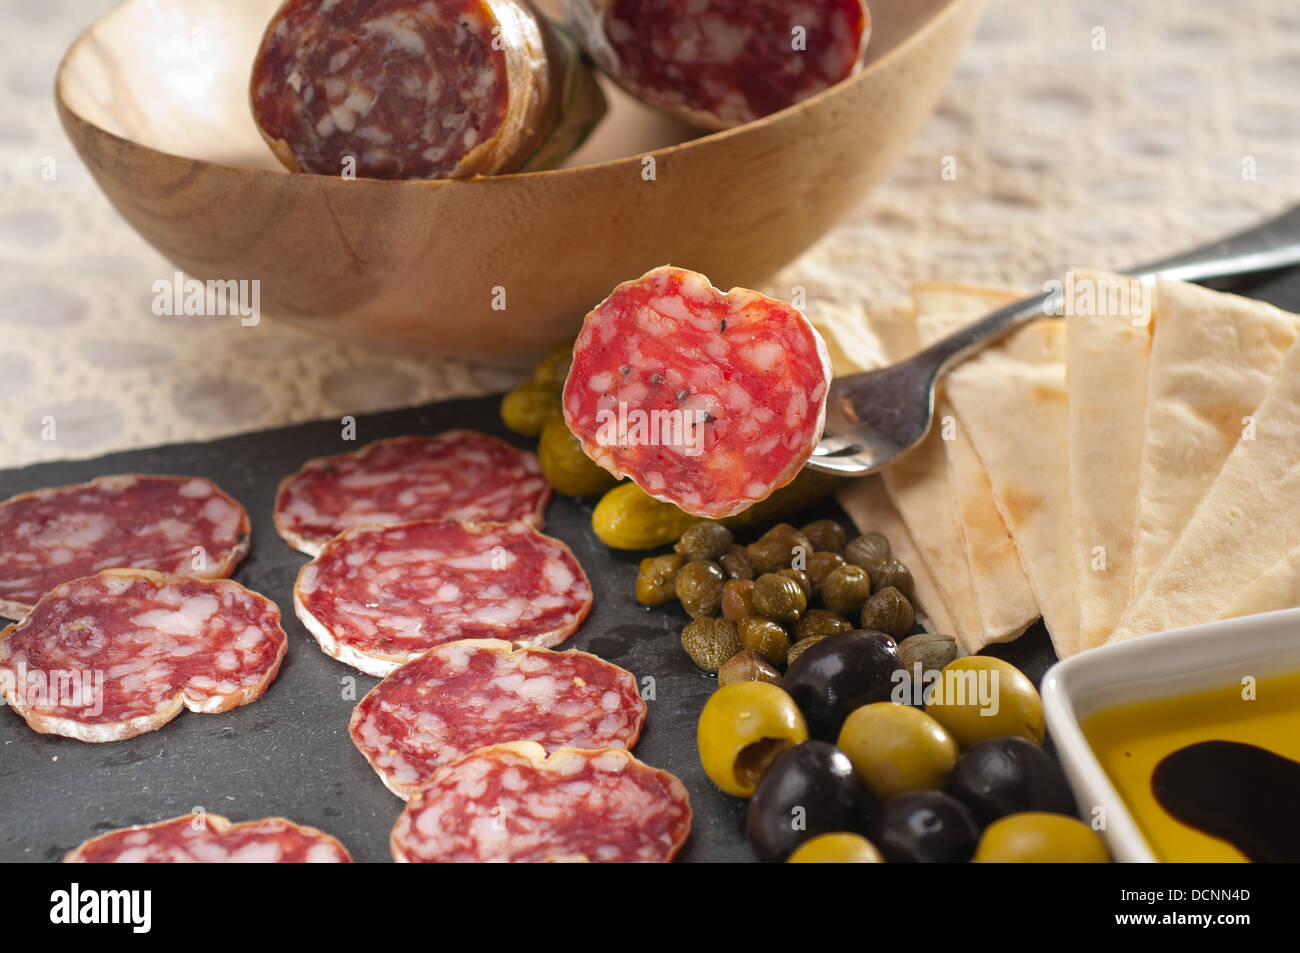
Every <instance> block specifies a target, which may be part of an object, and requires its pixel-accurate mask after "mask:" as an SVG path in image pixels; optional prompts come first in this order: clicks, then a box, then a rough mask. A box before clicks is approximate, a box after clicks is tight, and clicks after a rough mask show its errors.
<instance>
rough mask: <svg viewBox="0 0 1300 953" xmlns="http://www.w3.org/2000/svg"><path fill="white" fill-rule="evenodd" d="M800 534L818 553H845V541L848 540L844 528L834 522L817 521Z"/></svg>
mask: <svg viewBox="0 0 1300 953" xmlns="http://www.w3.org/2000/svg"><path fill="white" fill-rule="evenodd" d="M799 532H801V533H803V535H804V537H805V538H806V539H807V540H808V542H810V543H812V548H813V549H814V550H816V551H818V552H823V553H840V552H843V551H844V541H845V539H846V538H847V537H846V535H845V533H844V527H843V526H841V525H840V524H839V523H837V522H835V521H834V520H816V521H814V522H812V523H809V524H808V525H807V526H805V527H804V528H803V529H801V530H799Z"/></svg>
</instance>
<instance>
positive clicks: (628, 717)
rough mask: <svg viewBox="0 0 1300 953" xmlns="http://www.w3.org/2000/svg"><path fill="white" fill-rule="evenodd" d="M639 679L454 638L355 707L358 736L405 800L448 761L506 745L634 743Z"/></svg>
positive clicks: (573, 659) (598, 664) (574, 658)
mask: <svg viewBox="0 0 1300 953" xmlns="http://www.w3.org/2000/svg"><path fill="white" fill-rule="evenodd" d="M645 716H646V706H645V702H644V701H642V700H641V695H640V693H639V692H638V691H637V682H636V678H635V677H634V676H633V675H632V673H631V672H627V671H624V670H623V669H621V668H619V667H618V666H617V665H612V664H610V663H609V662H606V661H605V660H604V659H600V658H597V657H596V656H594V655H588V654H587V653H586V652H578V651H575V650H570V651H567V652H552V651H551V650H549V649H538V648H522V649H516V648H514V647H513V646H512V645H511V644H510V643H509V642H502V641H501V640H499V639H470V640H466V641H462V642H449V643H448V644H446V645H440V646H438V647H437V648H435V649H432V650H430V651H429V652H426V653H425V654H424V655H421V656H420V657H419V658H417V659H415V660H414V661H411V662H407V663H406V664H405V665H403V666H402V667H401V668H399V669H397V671H395V672H393V674H391V675H389V676H388V677H387V678H385V679H384V680H383V681H382V682H380V683H379V684H378V685H377V686H376V687H375V688H374V689H372V690H371V692H370V694H368V695H367V696H366V697H365V698H363V699H362V700H361V703H360V704H359V705H357V707H356V709H355V710H354V711H353V712H352V721H351V723H350V725H349V728H348V730H349V732H350V733H351V735H352V742H353V744H355V745H356V746H357V749H358V750H359V751H360V752H361V753H362V754H363V755H365V757H366V760H367V761H369V762H370V766H371V767H372V768H374V769H375V771H377V772H378V773H379V777H380V779H381V780H382V781H383V782H384V785H385V786H386V787H387V788H388V790H390V791H392V792H393V793H394V794H396V795H397V796H398V797H400V798H409V797H410V796H411V794H412V792H413V791H415V789H416V788H418V787H419V786H420V785H421V784H424V783H425V782H426V781H428V780H429V778H430V777H432V776H433V772H434V770H435V769H436V768H437V767H438V766H439V765H442V764H446V763H448V762H450V761H454V760H456V759H457V758H459V757H462V756H464V755H467V754H469V753H470V752H471V751H474V750H475V749H477V748H483V747H486V746H488V745H493V744H496V743H498V742H508V741H536V742H537V743H539V744H540V745H542V747H543V748H545V749H546V750H547V751H556V750H558V749H560V748H564V747H570V748H625V749H626V748H631V747H632V746H633V745H635V744H636V740H637V738H638V737H639V736H640V734H641V726H642V725H643V724H645Z"/></svg>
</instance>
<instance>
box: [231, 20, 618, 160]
mask: <svg viewBox="0 0 1300 953" xmlns="http://www.w3.org/2000/svg"><path fill="white" fill-rule="evenodd" d="M250 92H251V97H252V106H253V116H254V118H255V120H256V121H257V125H258V127H259V128H260V129H261V131H262V135H263V136H264V137H265V138H266V140H267V142H268V143H269V144H270V145H271V148H272V150H273V151H274V152H275V154H276V156H277V158H279V159H280V161H281V162H282V163H283V164H284V165H285V166H287V167H288V168H289V169H291V170H293V171H295V172H297V171H305V172H315V173H321V174H324V175H339V174H346V173H347V172H348V169H349V165H348V163H349V161H350V162H351V166H352V167H351V172H352V174H353V175H354V176H364V177H369V178H379V179H429V178H462V177H467V176H473V175H493V174H497V173H502V172H515V171H518V170H521V169H525V168H529V169H531V168H536V167H542V166H544V165H546V164H550V163H554V162H557V161H559V159H561V158H563V157H564V156H565V155H567V154H568V152H570V151H572V150H573V149H574V148H576V146H577V145H578V144H579V143H580V142H581V141H582V139H583V138H585V136H586V134H587V133H588V132H589V131H590V129H591V127H592V126H594V125H595V123H596V122H597V121H598V120H599V118H600V117H601V115H602V114H603V113H604V109H605V102H604V98H603V96H602V95H601V93H600V90H599V87H598V86H597V85H596V83H595V81H594V79H593V78H592V77H591V76H590V74H589V73H588V72H587V71H586V69H585V67H584V66H583V65H582V63H581V60H580V57H579V56H578V55H577V51H576V46H575V44H573V42H572V41H571V40H569V39H568V38H567V37H566V36H565V35H564V34H562V33H561V32H560V31H558V30H556V29H555V28H554V27H553V26H552V25H551V24H550V23H549V22H548V21H547V20H546V19H545V18H544V17H542V16H540V15H538V14H537V13H536V12H535V11H534V10H533V8H532V6H531V5H530V4H528V3H526V2H520V0H287V2H286V3H284V5H283V6H281V7H280V9H279V10H278V11H277V12H276V14H275V16H274V17H272V19H271V22H270V24H269V25H268V26H267V28H266V32H265V34H264V36H263V38H262V44H261V47H260V49H259V50H258V53H257V58H256V60H255V62H254V66H253V75H252V80H251V89H250Z"/></svg>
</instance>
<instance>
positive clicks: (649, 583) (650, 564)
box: [636, 553, 686, 606]
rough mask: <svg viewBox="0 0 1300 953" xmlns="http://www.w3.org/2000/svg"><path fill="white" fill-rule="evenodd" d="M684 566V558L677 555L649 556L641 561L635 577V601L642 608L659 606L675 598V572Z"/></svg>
mask: <svg viewBox="0 0 1300 953" xmlns="http://www.w3.org/2000/svg"><path fill="white" fill-rule="evenodd" d="M685 565H686V557H685V556H681V555H678V554H677V553H669V554H668V555H667V556H649V557H647V558H645V559H643V560H641V568H640V571H639V572H638V573H637V577H636V601H637V602H639V603H641V605H643V606H661V605H663V604H664V603H666V602H672V601H673V600H674V599H676V598H677V587H676V585H675V582H676V579H677V570H679V569H681V568H682V567H683V566H685Z"/></svg>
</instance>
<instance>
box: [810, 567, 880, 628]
mask: <svg viewBox="0 0 1300 953" xmlns="http://www.w3.org/2000/svg"><path fill="white" fill-rule="evenodd" d="M870 595H871V577H870V576H869V575H867V571H866V570H865V569H863V568H862V567H861V566H854V565H845V566H840V567H839V568H838V569H835V570H833V571H832V572H831V574H830V575H828V576H827V577H826V578H825V579H824V580H822V602H823V603H824V604H825V606H826V608H827V609H830V610H831V611H832V612H838V613H839V614H840V615H842V616H845V617H851V616H855V615H857V614H858V613H859V612H861V611H862V605H863V603H865V602H866V601H867V597H868V596H870Z"/></svg>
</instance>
